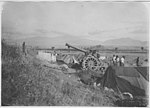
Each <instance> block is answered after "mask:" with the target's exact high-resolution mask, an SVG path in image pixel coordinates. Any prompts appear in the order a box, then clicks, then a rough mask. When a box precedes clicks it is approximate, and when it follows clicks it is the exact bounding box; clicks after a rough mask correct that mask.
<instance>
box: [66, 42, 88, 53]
mask: <svg viewBox="0 0 150 108" xmlns="http://www.w3.org/2000/svg"><path fill="white" fill-rule="evenodd" d="M66 46H67V47H68V48H73V49H76V50H78V51H80V52H83V53H85V54H86V53H87V51H85V50H83V49H79V48H76V47H74V46H72V45H70V44H68V43H66Z"/></svg>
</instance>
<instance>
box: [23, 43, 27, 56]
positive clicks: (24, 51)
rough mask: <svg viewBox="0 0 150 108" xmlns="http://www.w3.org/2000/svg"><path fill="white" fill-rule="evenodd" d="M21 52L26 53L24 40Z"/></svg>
mask: <svg viewBox="0 0 150 108" xmlns="http://www.w3.org/2000/svg"><path fill="white" fill-rule="evenodd" d="M22 52H23V53H24V54H25V55H26V45H25V42H23V44H22Z"/></svg>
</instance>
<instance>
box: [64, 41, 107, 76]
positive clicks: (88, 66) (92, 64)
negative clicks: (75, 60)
mask: <svg viewBox="0 0 150 108" xmlns="http://www.w3.org/2000/svg"><path fill="white" fill-rule="evenodd" d="M66 46H67V47H68V48H73V49H76V50H77V51H80V52H83V53H84V54H85V55H84V57H83V58H81V59H82V60H80V61H82V63H81V64H82V68H83V69H84V70H91V71H96V72H100V73H104V71H105V70H106V68H107V67H108V65H107V64H106V63H105V62H104V61H103V60H100V59H99V58H100V54H99V53H97V51H96V50H89V51H86V50H83V49H79V48H77V47H74V46H72V45H69V44H68V43H66ZM102 71H103V72H102Z"/></svg>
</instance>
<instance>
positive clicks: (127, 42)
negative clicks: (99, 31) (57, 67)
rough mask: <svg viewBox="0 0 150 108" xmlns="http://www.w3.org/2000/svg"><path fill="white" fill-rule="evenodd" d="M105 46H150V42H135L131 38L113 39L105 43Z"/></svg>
mask: <svg viewBox="0 0 150 108" xmlns="http://www.w3.org/2000/svg"><path fill="white" fill-rule="evenodd" d="M102 45H104V46H112V45H113V46H148V42H146V41H140V40H134V39H131V38H119V39H111V40H107V41H104V42H103V43H102Z"/></svg>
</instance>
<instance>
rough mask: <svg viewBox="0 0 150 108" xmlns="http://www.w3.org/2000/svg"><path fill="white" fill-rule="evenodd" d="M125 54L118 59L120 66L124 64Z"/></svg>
mask: <svg viewBox="0 0 150 108" xmlns="http://www.w3.org/2000/svg"><path fill="white" fill-rule="evenodd" d="M124 61H125V56H122V57H121V59H120V66H124Z"/></svg>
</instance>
